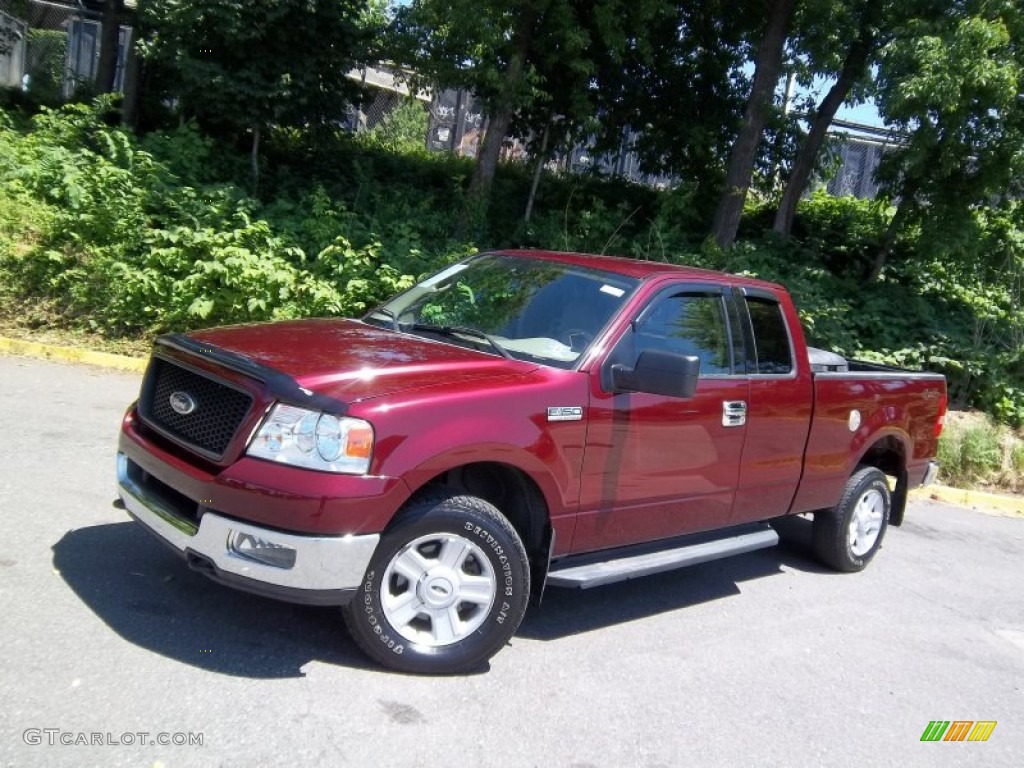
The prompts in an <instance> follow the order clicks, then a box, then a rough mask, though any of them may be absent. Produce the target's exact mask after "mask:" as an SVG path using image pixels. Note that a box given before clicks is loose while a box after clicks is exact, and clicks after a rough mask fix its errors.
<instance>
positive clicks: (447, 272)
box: [420, 264, 469, 288]
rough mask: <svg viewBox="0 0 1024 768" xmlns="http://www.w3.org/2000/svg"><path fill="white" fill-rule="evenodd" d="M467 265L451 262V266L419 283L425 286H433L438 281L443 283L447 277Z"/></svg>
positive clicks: (467, 265)
mask: <svg viewBox="0 0 1024 768" xmlns="http://www.w3.org/2000/svg"><path fill="white" fill-rule="evenodd" d="M467 267H469V264H453V265H452V266H450V267H448V269H446V270H444V271H442V272H438V273H437V274H436V275H434V276H433V277H432V278H430V279H429V280H424V281H423V282H422V283H420V285H422V286H424V287H425V288H433V287H434V286H435V285H437V284H438V283H443V282H444V281H445V280H447V279H448V278H449V277H452V276H453V275H457V274H459V272H461V271H462V270H464V269H466V268H467Z"/></svg>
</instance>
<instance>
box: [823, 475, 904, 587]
mask: <svg viewBox="0 0 1024 768" xmlns="http://www.w3.org/2000/svg"><path fill="white" fill-rule="evenodd" d="M891 507H892V501H891V498H890V494H889V484H888V483H887V482H886V479H885V475H884V474H882V472H881V471H879V470H877V469H875V468H874V467H861V468H860V469H858V470H857V471H856V472H854V473H853V476H852V477H851V478H850V479H849V481H848V482H847V483H846V488H845V489H844V490H843V495H842V497H841V498H840V500H839V503H838V504H837V505H836V506H835V507H834V508H832V509H823V510H821V511H819V512H816V513H815V515H814V526H813V530H814V551H815V553H816V554H817V555H818V558H819V559H820V560H821V561H822V562H823V563H824V564H825V565H827V566H830V567H831V568H835V569H836V570H837V571H845V572H847V573H849V572H853V571H862V570H864V568H865V567H866V566H867V564H868V563H869V562H871V559H872V558H873V557H874V556H875V553H877V552H878V550H879V548H880V547H881V546H882V539H883V538H884V537H885V531H886V529H887V528H888V526H889V510H890V509H891Z"/></svg>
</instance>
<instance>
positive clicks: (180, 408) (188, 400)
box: [169, 390, 196, 416]
mask: <svg viewBox="0 0 1024 768" xmlns="http://www.w3.org/2000/svg"><path fill="white" fill-rule="evenodd" d="M169 402H170V404H171V410H173V411H174V412H175V413H177V414H180V415H182V416H188V415H189V414H190V413H192V411H194V410H195V409H196V399H195V398H194V397H192V395H190V394H189V393H188V392H182V391H181V390H178V391H177V392H171V396H170V398H169Z"/></svg>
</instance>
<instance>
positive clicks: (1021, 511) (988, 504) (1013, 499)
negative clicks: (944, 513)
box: [910, 485, 1024, 517]
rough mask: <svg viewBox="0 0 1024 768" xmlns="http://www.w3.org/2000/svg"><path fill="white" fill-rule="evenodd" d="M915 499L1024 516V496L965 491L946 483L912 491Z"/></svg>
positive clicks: (1000, 513) (999, 513)
mask: <svg viewBox="0 0 1024 768" xmlns="http://www.w3.org/2000/svg"><path fill="white" fill-rule="evenodd" d="M910 497H911V498H914V499H933V500H935V501H942V502H945V503H946V504H956V505H957V506H960V507H970V508H971V509H976V510H978V511H979V512H988V513H990V514H993V515H1007V516H1010V517H1024V498H1021V497H1019V496H1002V495H1000V494H998V493H985V492H984V491H965V490H963V489H961V488H949V487H947V486H944V485H929V486H927V487H926V488H918V489H916V490H913V491H911V492H910Z"/></svg>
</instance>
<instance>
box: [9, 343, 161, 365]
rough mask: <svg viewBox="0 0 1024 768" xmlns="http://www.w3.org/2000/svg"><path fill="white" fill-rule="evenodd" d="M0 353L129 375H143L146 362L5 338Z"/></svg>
mask: <svg viewBox="0 0 1024 768" xmlns="http://www.w3.org/2000/svg"><path fill="white" fill-rule="evenodd" d="M0 352H6V353H7V354H11V355H24V356H26V357H40V358H43V359H44V360H60V361H62V362H65V363H86V364H88V365H98V366H100V367H101V368H112V369H114V370H116V371H129V372H131V373H144V372H145V370H146V363H147V362H148V361H147V360H146V359H145V358H141V357H127V356H126V355H114V354H111V353H110V352H95V351H93V350H91V349H80V348H79V347H58V346H56V345H55V344H42V343H40V342H38V341H23V340H22V339H9V338H7V337H6V336H0Z"/></svg>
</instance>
